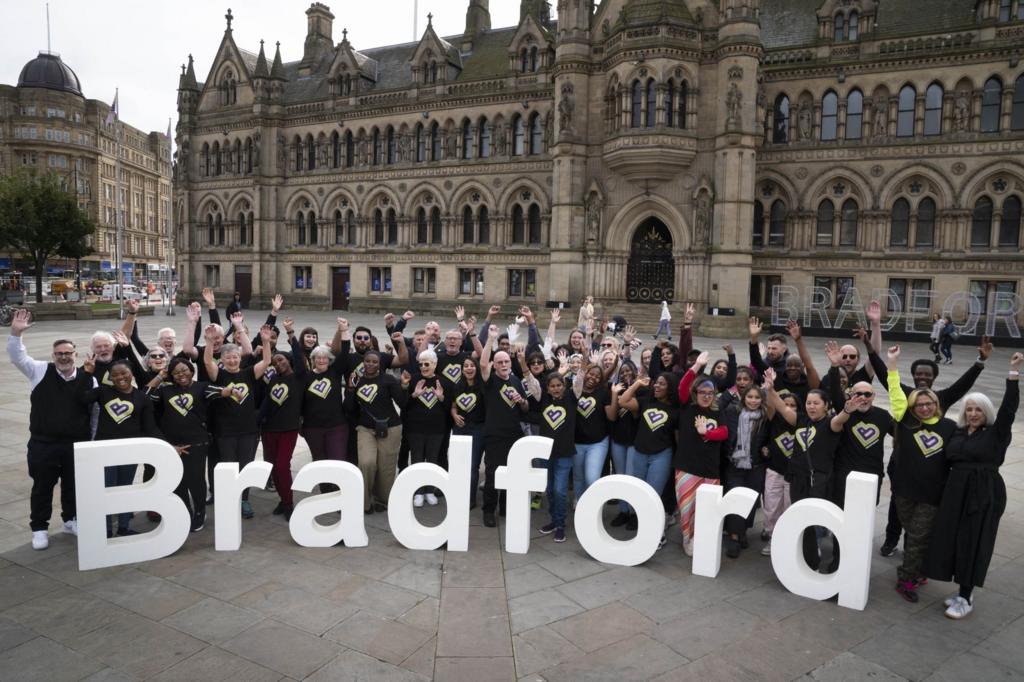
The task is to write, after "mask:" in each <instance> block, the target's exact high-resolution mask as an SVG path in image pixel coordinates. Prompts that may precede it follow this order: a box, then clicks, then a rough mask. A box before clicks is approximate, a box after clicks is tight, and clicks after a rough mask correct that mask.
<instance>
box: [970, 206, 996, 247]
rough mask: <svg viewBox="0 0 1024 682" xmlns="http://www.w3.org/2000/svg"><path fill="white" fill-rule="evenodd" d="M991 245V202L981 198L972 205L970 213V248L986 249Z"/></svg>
mask: <svg viewBox="0 0 1024 682" xmlns="http://www.w3.org/2000/svg"><path fill="white" fill-rule="evenodd" d="M991 244H992V200H991V199H989V198H988V197H981V198H980V199H978V200H977V201H976V202H975V203H974V211H972V213H971V246H977V247H988V246H989V245H991Z"/></svg>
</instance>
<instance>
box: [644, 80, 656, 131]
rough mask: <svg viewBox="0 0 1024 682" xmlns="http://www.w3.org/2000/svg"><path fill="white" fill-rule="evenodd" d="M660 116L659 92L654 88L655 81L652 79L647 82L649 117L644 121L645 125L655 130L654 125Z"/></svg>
mask: <svg viewBox="0 0 1024 682" xmlns="http://www.w3.org/2000/svg"><path fill="white" fill-rule="evenodd" d="M657 114H658V90H657V88H656V87H655V86H654V79H653V78H650V79H648V80H647V115H646V118H645V119H644V125H645V126H647V127H648V128H653V127H654V123H655V121H656V120H657V118H656V117H657Z"/></svg>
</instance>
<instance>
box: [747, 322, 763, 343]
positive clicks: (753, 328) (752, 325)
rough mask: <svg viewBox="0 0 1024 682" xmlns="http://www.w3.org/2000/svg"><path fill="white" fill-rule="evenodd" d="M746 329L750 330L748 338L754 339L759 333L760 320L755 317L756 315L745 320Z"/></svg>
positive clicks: (760, 328)
mask: <svg viewBox="0 0 1024 682" xmlns="http://www.w3.org/2000/svg"><path fill="white" fill-rule="evenodd" d="M747 329H748V330H749V331H750V338H751V339H756V338H757V337H759V336H760V335H761V330H762V329H763V325H762V324H761V320H759V319H757V318H756V317H751V318H750V319H749V320H747Z"/></svg>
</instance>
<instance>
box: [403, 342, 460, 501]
mask: <svg viewBox="0 0 1024 682" xmlns="http://www.w3.org/2000/svg"><path fill="white" fill-rule="evenodd" d="M416 358H417V361H418V362H419V372H418V373H417V378H416V382H415V383H412V378H411V377H409V375H408V373H403V375H402V388H404V389H406V390H407V391H409V402H407V403H406V405H405V411H404V412H402V422H403V425H404V427H405V432H406V435H407V438H408V440H409V452H410V454H411V458H410V461H411V462H412V463H413V464H416V463H418V462H429V463H431V464H437V462H438V459H439V458H440V456H441V447H442V446H443V445H444V437H445V434H446V433H447V432H448V418H447V417H448V410H449V404H448V402H447V396H446V395H445V392H444V386H443V385H442V384H441V380H440V379H439V378H438V376H437V374H436V372H435V371H436V369H437V353H435V352H434V351H432V350H430V349H429V348H428V349H427V350H424V351H420V354H419V355H418V356H416ZM410 384H411V385H410ZM402 456H403V457H404V456H405V453H404V452H403V453H402ZM421 493H425V494H421ZM434 493H435V490H434V488H432V487H429V486H428V487H427V488H424V489H423V490H422V491H420V490H417V491H416V494H415V495H413V498H412V504H413V506H414V507H422V506H423V501H424V498H425V499H426V502H427V504H429V505H431V506H433V505H435V504H437V495H435V494H434Z"/></svg>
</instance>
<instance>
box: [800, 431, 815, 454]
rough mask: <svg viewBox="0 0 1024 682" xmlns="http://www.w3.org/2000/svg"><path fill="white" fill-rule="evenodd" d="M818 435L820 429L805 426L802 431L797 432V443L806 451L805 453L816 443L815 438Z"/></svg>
mask: <svg viewBox="0 0 1024 682" xmlns="http://www.w3.org/2000/svg"><path fill="white" fill-rule="evenodd" d="M817 433H818V429H817V427H815V426H805V427H804V428H802V429H797V430H796V442H797V443H799V444H800V447H802V448H803V449H804V452H807V450H809V449H810V447H811V445H812V444H813V443H814V436H815V434H817Z"/></svg>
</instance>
